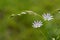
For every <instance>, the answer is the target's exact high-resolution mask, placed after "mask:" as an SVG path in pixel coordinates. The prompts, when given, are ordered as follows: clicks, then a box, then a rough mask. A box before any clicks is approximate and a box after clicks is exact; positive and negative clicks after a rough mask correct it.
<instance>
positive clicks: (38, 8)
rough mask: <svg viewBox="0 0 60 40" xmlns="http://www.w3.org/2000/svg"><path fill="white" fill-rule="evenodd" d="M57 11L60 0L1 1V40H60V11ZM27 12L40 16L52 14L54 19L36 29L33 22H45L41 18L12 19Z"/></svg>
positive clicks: (26, 16) (32, 16) (23, 16)
mask: <svg viewBox="0 0 60 40" xmlns="http://www.w3.org/2000/svg"><path fill="white" fill-rule="evenodd" d="M57 9H60V0H0V40H52V38H55V39H56V40H60V13H59V12H60V11H59V10H57ZM26 10H31V11H34V12H36V13H37V14H39V15H42V14H43V13H51V15H53V16H54V19H53V20H52V21H49V22H47V21H46V22H44V23H43V24H44V25H43V26H42V27H40V28H37V29H35V28H33V27H32V23H33V21H34V20H42V21H43V19H42V18H40V17H39V16H34V15H29V14H25V15H21V16H14V17H10V15H11V14H19V13H21V12H23V11H26Z"/></svg>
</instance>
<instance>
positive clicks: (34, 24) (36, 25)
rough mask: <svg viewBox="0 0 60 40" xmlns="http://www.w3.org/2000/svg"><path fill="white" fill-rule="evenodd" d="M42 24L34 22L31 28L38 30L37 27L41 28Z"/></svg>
mask: <svg viewBox="0 0 60 40" xmlns="http://www.w3.org/2000/svg"><path fill="white" fill-rule="evenodd" d="M42 25H43V24H42V22H41V21H38V20H37V21H34V23H33V25H32V26H33V28H38V27H41V26H42Z"/></svg>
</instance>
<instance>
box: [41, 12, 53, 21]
mask: <svg viewBox="0 0 60 40" xmlns="http://www.w3.org/2000/svg"><path fill="white" fill-rule="evenodd" d="M42 16H43V18H44V20H48V21H50V20H52V19H53V16H51V15H50V14H49V13H47V14H43V15H42Z"/></svg>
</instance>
